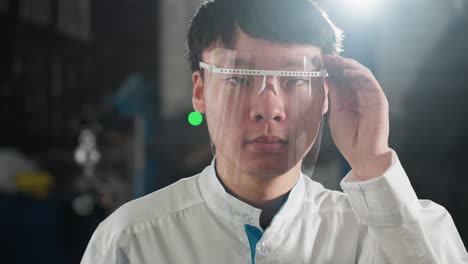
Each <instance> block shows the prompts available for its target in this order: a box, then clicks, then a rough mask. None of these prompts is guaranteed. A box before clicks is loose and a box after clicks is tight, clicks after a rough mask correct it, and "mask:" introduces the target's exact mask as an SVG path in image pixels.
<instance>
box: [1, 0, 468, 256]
mask: <svg viewBox="0 0 468 264" xmlns="http://www.w3.org/2000/svg"><path fill="white" fill-rule="evenodd" d="M233 1H234V0H233ZM317 2H318V3H319V4H320V5H322V6H323V7H324V8H325V9H326V10H327V11H328V12H329V14H330V16H331V18H332V20H333V21H335V23H336V24H337V25H338V26H339V27H341V28H342V29H343V30H344V32H345V35H346V38H345V42H344V53H343V55H344V56H347V57H352V58H354V59H356V60H358V61H360V62H361V63H363V64H364V65H366V66H367V67H369V68H370V69H372V71H373V72H374V74H375V76H376V78H377V79H378V80H379V81H380V83H381V85H382V87H383V89H384V90H385V92H386V94H387V97H388V99H389V102H390V109H391V138H390V143H391V146H392V148H394V149H395V150H396V151H397V153H398V154H399V157H400V159H401V161H402V163H403V166H404V167H405V169H406V171H407V173H408V175H409V177H410V180H411V182H412V184H413V186H414V188H415V190H416V192H417V194H418V196H419V197H420V198H421V199H431V200H433V201H435V202H437V203H439V204H441V205H443V206H445V207H446V208H447V209H448V210H449V212H450V213H451V215H452V216H453V218H454V220H455V224H456V226H457V227H458V229H459V232H460V234H461V235H462V238H463V240H464V242H465V245H466V244H467V243H468V192H467V189H468V173H467V168H468V167H467V164H468V163H467V159H468V106H467V99H468V64H467V61H468V1H467V0H445V1H442V0H412V1H406V0H320V1H317ZM199 4H200V0H159V1H158V0H112V1H91V0H0V29H1V30H0V99H1V101H0V213H1V216H0V228H1V229H2V231H1V234H0V252H1V253H0V259H1V260H0V262H1V263H13V264H16V263H18V264H20V263H21V264H23V263H38V264H39V263H47V264H55V263H61V264H62V263H63V264H74V263H79V262H80V259H81V256H82V254H83V252H84V249H85V247H86V245H87V242H88V240H89V238H90V236H91V234H92V232H93V231H94V229H95V228H96V227H97V225H98V224H99V223H100V221H102V220H103V219H104V218H105V217H106V216H107V215H109V214H110V213H111V212H112V211H113V210H115V209H116V208H117V207H119V206H120V205H122V204H123V203H125V202H126V201H128V200H130V199H134V198H137V197H140V196H142V195H145V194H148V193H150V192H152V191H155V190H157V189H160V188H162V187H164V186H166V185H168V184H171V183H173V182H175V181H177V180H178V179H180V178H183V177H188V176H191V175H194V174H196V173H197V172H199V171H201V170H202V168H204V167H205V166H206V165H207V164H209V163H210V161H211V159H212V154H211V148H210V144H209V138H208V134H207V130H206V125H205V124H204V123H203V124H202V125H200V126H191V125H190V124H189V123H188V122H187V115H188V113H190V112H191V111H192V103H191V89H192V86H191V72H190V70H189V66H188V63H187V62H186V57H185V53H186V51H185V43H184V42H185V32H186V30H187V27H188V23H189V20H190V18H191V17H192V15H193V14H194V12H195V10H196V8H197V6H198V5H199ZM348 170H349V167H348V166H347V165H346V163H345V162H344V160H343V158H342V157H341V156H340V154H339V152H338V150H337V149H336V147H334V145H333V142H332V140H331V137H330V133H329V131H328V128H327V127H325V130H324V137H323V142H322V147H321V153H320V155H319V161H318V165H317V168H316V170H315V173H314V174H315V175H314V179H315V180H317V181H319V182H321V183H322V184H324V185H325V186H327V187H329V188H331V189H339V181H340V180H341V178H342V177H343V176H344V175H345V173H346V172H347V171H348Z"/></svg>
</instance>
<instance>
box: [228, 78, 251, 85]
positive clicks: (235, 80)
mask: <svg viewBox="0 0 468 264" xmlns="http://www.w3.org/2000/svg"><path fill="white" fill-rule="evenodd" d="M226 81H228V82H230V83H232V84H235V85H238V86H248V85H250V81H249V80H247V79H246V78H242V77H235V76H233V77H229V78H226Z"/></svg>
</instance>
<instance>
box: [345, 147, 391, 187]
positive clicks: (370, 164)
mask: <svg viewBox="0 0 468 264" xmlns="http://www.w3.org/2000/svg"><path fill="white" fill-rule="evenodd" d="M390 165H392V151H391V150H390V149H388V151H385V152H384V153H382V154H379V155H374V156H370V157H367V158H365V159H364V161H363V163H362V164H361V165H355V166H353V165H351V168H352V170H353V174H354V175H355V176H356V178H357V179H359V180H360V181H367V180H370V179H373V178H377V177H379V176H381V175H383V173H384V172H385V171H386V170H387V169H388V168H389V167H390Z"/></svg>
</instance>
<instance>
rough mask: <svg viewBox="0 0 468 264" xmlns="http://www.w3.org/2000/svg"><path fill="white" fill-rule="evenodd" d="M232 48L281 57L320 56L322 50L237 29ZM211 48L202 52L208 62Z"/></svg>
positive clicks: (211, 52) (216, 46)
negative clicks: (258, 36)
mask: <svg viewBox="0 0 468 264" xmlns="http://www.w3.org/2000/svg"><path fill="white" fill-rule="evenodd" d="M215 48H224V47H223V46H222V45H219V44H217V45H215ZM234 50H236V51H239V52H241V53H245V54H255V55H261V56H265V57H269V56H271V57H275V56H276V57H277V56H279V55H281V57H284V58H287V57H290V58H299V57H304V56H307V57H311V58H319V59H320V60H321V58H322V52H321V50H320V48H319V47H316V46H312V45H284V44H279V43H275V42H271V41H268V40H263V39H257V38H252V37H250V36H248V35H247V34H245V33H244V32H243V31H242V30H239V34H238V37H237V41H236V45H235V46H234ZM213 51H214V49H213V50H205V51H204V52H203V54H202V59H203V60H204V61H208V62H210V59H211V56H212V55H213Z"/></svg>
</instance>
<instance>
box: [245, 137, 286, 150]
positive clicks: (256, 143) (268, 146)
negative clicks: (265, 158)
mask: <svg viewBox="0 0 468 264" xmlns="http://www.w3.org/2000/svg"><path fill="white" fill-rule="evenodd" d="M247 145H248V147H249V148H250V149H251V150H252V151H254V152H260V153H278V152H283V151H286V149H287V145H288V142H287V141H285V140H284V139H282V138H280V137H276V136H260V137H257V138H255V139H253V140H251V141H248V143H247Z"/></svg>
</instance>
